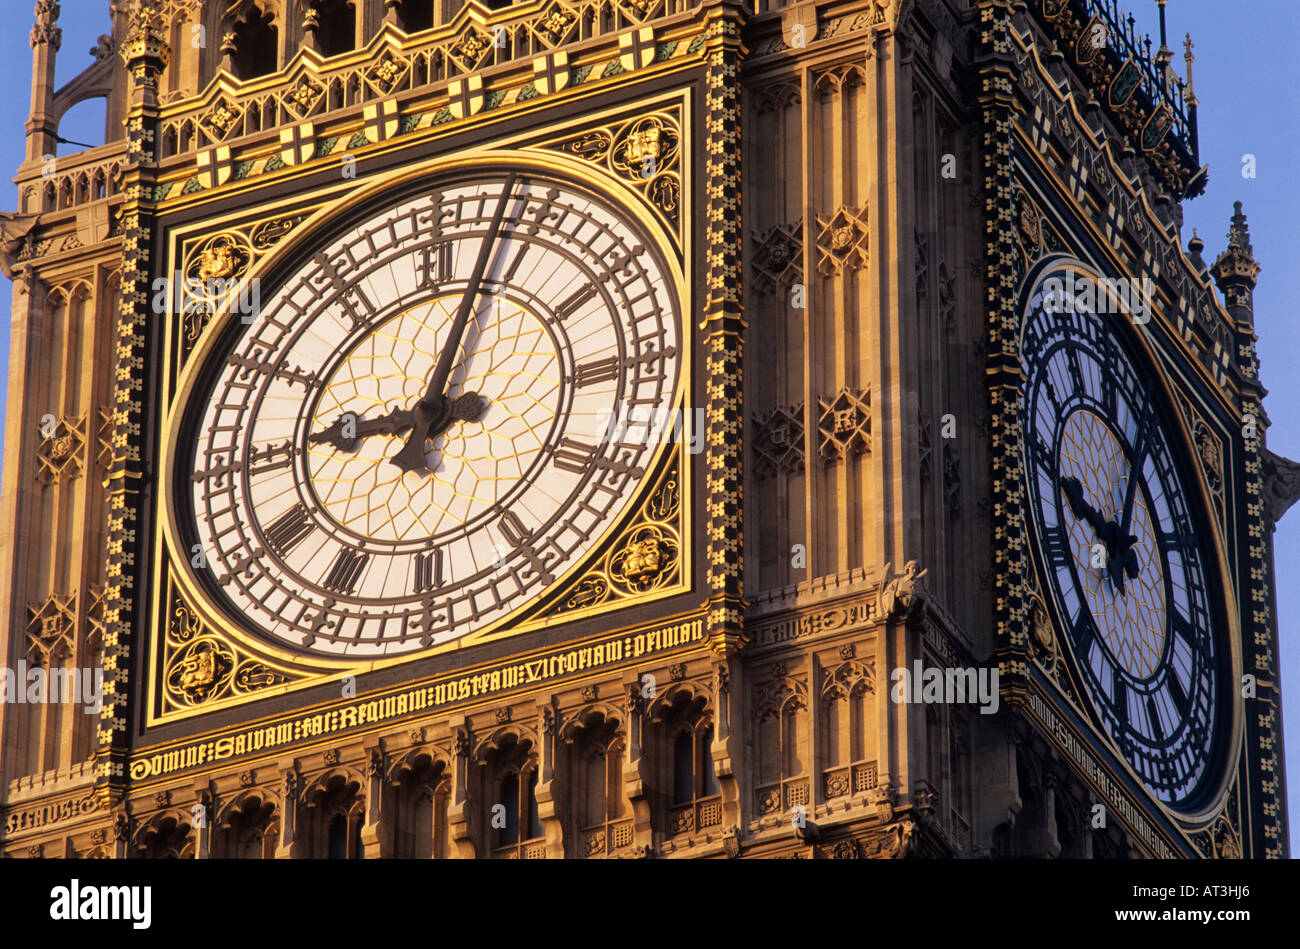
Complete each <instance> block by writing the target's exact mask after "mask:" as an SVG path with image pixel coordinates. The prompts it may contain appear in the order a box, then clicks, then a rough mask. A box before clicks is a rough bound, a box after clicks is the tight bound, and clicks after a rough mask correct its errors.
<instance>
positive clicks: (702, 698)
mask: <svg viewBox="0 0 1300 949" xmlns="http://www.w3.org/2000/svg"><path fill="white" fill-rule="evenodd" d="M683 696H685V697H686V698H685V699H684V700H683V698H682V697H683ZM683 702H687V703H689V704H691V705H697V704H698V706H699V708H698V712H699V714H700V715H701V717H707V719H708V724H712V722H713V710H714V706H715V704H716V703H715V701H714V697H713V684H712V683H711V682H708V681H706V680H704V679H683V680H682V681H680V682H673V683H670V684H669V685H668V686H667V687H665V688H662V689H659V690H658V691H657V692H656V694H655V697H654V698H653V699H652V700H651V702H650V704H649V705H648V706H647V707H646V718H648V719H651V720H655V721H666V720H667V719H668V718H669V717H671V716H672V715H673V713H674V712H676V711H678V710H679V707H680V706H681V705H682V704H683Z"/></svg>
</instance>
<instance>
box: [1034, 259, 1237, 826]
mask: <svg viewBox="0 0 1300 949" xmlns="http://www.w3.org/2000/svg"><path fill="white" fill-rule="evenodd" d="M1084 276H1086V275H1082V274H1077V273H1076V272H1074V271H1073V270H1070V269H1062V270H1056V271H1050V272H1048V273H1046V274H1044V275H1043V277H1042V278H1041V279H1040V280H1039V282H1038V283H1037V284H1036V286H1035V288H1034V290H1033V292H1032V293H1031V294H1030V297H1029V300H1028V303H1027V306H1026V309H1025V315H1024V322H1023V329H1022V337H1021V357H1022V360H1023V369H1024V371H1025V377H1026V384H1025V385H1026V388H1025V399H1024V403H1023V416H1022V422H1023V431H1024V434H1025V442H1024V444H1025V457H1026V464H1025V468H1024V479H1025V488H1026V493H1027V499H1028V507H1029V514H1030V523H1031V526H1032V530H1031V535H1032V537H1033V540H1034V550H1035V553H1036V555H1037V559H1038V563H1039V565H1040V570H1039V575H1040V576H1042V577H1044V578H1045V579H1046V581H1047V586H1048V587H1049V593H1050V598H1051V600H1052V603H1053V609H1054V611H1055V613H1056V615H1057V617H1058V628H1060V629H1062V630H1063V633H1064V636H1063V638H1064V639H1065V640H1066V641H1067V642H1068V645H1069V652H1070V654H1071V656H1072V658H1073V663H1074V667H1075V671H1076V672H1077V675H1078V678H1079V679H1080V680H1081V681H1082V683H1083V686H1084V689H1085V691H1086V693H1087V695H1088V697H1089V699H1090V700H1091V705H1092V710H1093V712H1094V713H1095V714H1096V716H1097V718H1098V719H1099V720H1100V722H1101V724H1102V726H1103V728H1104V729H1105V731H1106V733H1107V734H1109V735H1110V736H1111V738H1112V739H1113V741H1114V743H1115V745H1116V747H1117V748H1118V750H1119V752H1120V754H1121V755H1122V756H1123V757H1124V758H1125V759H1126V760H1127V761H1128V763H1129V764H1130V765H1131V766H1132V768H1133V770H1134V771H1135V772H1136V773H1137V775H1138V776H1139V777H1140V779H1141V780H1142V782H1143V783H1144V784H1145V785H1146V787H1147V789H1148V790H1149V791H1150V792H1151V793H1152V794H1153V795H1155V797H1157V798H1158V799H1159V800H1161V801H1163V802H1165V803H1166V804H1168V805H1170V806H1172V807H1175V808H1180V807H1182V808H1192V807H1194V806H1195V805H1196V803H1197V799H1198V798H1199V797H1200V796H1201V795H1202V794H1203V793H1204V792H1205V790H1206V788H1207V787H1209V786H1211V785H1212V784H1213V782H1214V780H1215V779H1216V778H1217V776H1218V771H1217V770H1216V769H1217V764H1218V759H1219V758H1220V757H1221V754H1220V751H1221V744H1222V737H1221V736H1222V733H1223V730H1224V725H1225V723H1224V721H1223V718H1224V717H1225V716H1226V715H1227V714H1228V712H1227V710H1228V709H1229V708H1230V704H1229V703H1230V701H1231V698H1230V696H1229V695H1228V693H1227V690H1228V689H1229V688H1230V683H1229V674H1228V671H1227V668H1228V665H1227V663H1228V651H1227V645H1226V632H1225V628H1224V624H1223V622H1222V621H1221V619H1220V616H1221V609H1220V602H1221V597H1220V596H1219V595H1218V593H1217V590H1218V587H1217V585H1216V584H1215V580H1214V576H1215V575H1214V573H1213V565H1214V563H1215V561H1214V560H1213V559H1212V558H1213V556H1214V555H1213V553H1212V548H1211V547H1210V545H1209V544H1208V543H1207V542H1206V539H1205V538H1206V537H1207V536H1208V535H1207V534H1206V533H1205V531H1204V527H1203V525H1204V523H1205V521H1204V518H1203V517H1202V516H1201V514H1200V508H1199V507H1198V506H1197V504H1198V502H1197V501H1196V500H1194V499H1195V498H1196V497H1197V496H1198V495H1197V493H1196V492H1195V491H1194V488H1195V486H1196V483H1195V482H1194V481H1193V480H1191V479H1190V478H1189V477H1188V476H1187V475H1186V474H1185V471H1186V466H1185V465H1184V464H1183V463H1182V461H1181V456H1180V454H1179V453H1180V451H1181V450H1182V449H1181V447H1180V445H1181V440H1180V439H1179V438H1178V437H1177V436H1176V435H1175V431H1176V429H1175V428H1174V427H1173V426H1172V425H1171V424H1169V422H1168V419H1169V418H1170V416H1169V413H1168V410H1167V408H1166V407H1165V406H1164V405H1163V403H1162V402H1161V398H1160V396H1159V394H1158V392H1159V389H1158V386H1156V385H1154V384H1153V383H1152V382H1151V381H1150V379H1151V374H1152V372H1153V369H1152V368H1151V367H1150V366H1149V365H1147V364H1145V363H1143V362H1140V361H1139V360H1137V359H1135V358H1134V357H1133V356H1132V355H1131V354H1130V351H1129V348H1128V344H1127V341H1126V338H1125V334H1126V333H1131V332H1132V328H1131V326H1125V325H1124V324H1127V323H1129V322H1130V321H1131V317H1130V316H1129V315H1128V314H1127V313H1125V312H1114V310H1116V309H1117V307H1113V306H1112V307H1108V308H1106V311H1104V312H1101V313H1098V312H1096V310H1097V309H1099V308H1098V307H1097V306H1096V305H1095V303H1094V302H1092V301H1093V300H1095V296H1093V297H1092V300H1090V299H1089V294H1087V293H1080V292H1077V291H1078V290H1079V287H1080V286H1081V285H1079V284H1077V283H1076V281H1077V280H1079V279H1083V277H1084ZM1094 286H1096V283H1095V281H1094ZM1135 460H1136V467H1135Z"/></svg>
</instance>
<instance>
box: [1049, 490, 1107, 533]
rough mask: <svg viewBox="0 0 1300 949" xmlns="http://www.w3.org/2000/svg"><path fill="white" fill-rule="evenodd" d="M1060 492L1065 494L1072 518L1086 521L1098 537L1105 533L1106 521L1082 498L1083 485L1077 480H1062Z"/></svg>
mask: <svg viewBox="0 0 1300 949" xmlns="http://www.w3.org/2000/svg"><path fill="white" fill-rule="evenodd" d="M1061 490H1062V491H1063V492H1064V493H1065V500H1066V501H1068V502H1069V504H1070V510H1071V511H1073V512H1074V516H1075V517H1077V518H1079V519H1080V520H1083V521H1087V522H1088V526H1090V527H1091V528H1092V529H1093V531H1094V532H1095V533H1096V534H1097V535H1098V536H1103V535H1104V534H1106V533H1107V528H1108V527H1109V524H1108V523H1107V521H1106V519H1105V518H1104V517H1102V516H1101V515H1100V514H1098V513H1097V512H1096V511H1095V510H1093V507H1092V505H1091V504H1089V503H1088V502H1087V501H1085V500H1084V498H1083V485H1082V484H1080V483H1079V479H1078V478H1062V479H1061Z"/></svg>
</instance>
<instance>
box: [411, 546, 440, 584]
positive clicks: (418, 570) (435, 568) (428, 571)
mask: <svg viewBox="0 0 1300 949" xmlns="http://www.w3.org/2000/svg"><path fill="white" fill-rule="evenodd" d="M440 586H442V548H441V547H435V548H433V550H430V551H429V552H428V553H424V552H421V553H417V554H416V555H415V592H417V593H424V592H425V591H427V590H432V589H433V588H434V587H440Z"/></svg>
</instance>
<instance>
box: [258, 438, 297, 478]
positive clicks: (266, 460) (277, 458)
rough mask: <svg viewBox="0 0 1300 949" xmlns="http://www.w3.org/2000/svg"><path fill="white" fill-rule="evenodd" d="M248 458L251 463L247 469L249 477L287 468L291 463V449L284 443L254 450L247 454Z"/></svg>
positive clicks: (287, 443)
mask: <svg viewBox="0 0 1300 949" xmlns="http://www.w3.org/2000/svg"><path fill="white" fill-rule="evenodd" d="M248 458H249V461H251V462H252V463H253V464H252V465H251V466H250V467H249V469H248V473H249V474H250V475H259V474H265V473H266V472H268V471H275V470H276V469H278V468H285V467H287V466H288V465H289V463H290V462H291V461H293V447H292V446H291V445H290V444H289V442H287V441H286V442H282V443H281V444H279V445H267V446H265V447H263V448H254V449H253V450H252V451H251V452H249V454H248ZM258 462H261V464H258Z"/></svg>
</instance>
